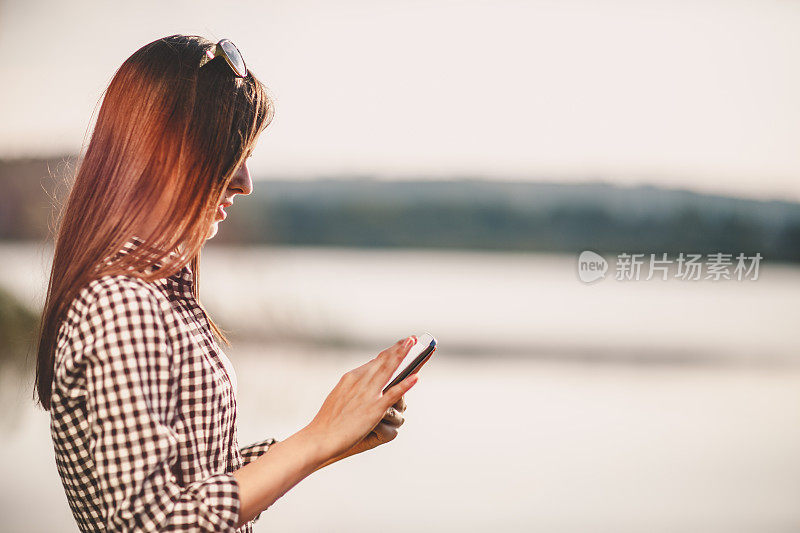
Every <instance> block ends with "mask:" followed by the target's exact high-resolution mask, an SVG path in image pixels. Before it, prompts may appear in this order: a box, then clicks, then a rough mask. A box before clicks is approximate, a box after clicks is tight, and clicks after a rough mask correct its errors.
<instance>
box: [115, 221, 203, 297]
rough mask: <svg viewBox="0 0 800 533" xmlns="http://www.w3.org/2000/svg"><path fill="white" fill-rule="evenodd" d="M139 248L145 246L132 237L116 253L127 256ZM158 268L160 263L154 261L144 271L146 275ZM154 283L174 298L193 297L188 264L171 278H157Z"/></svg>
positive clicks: (171, 254)
mask: <svg viewBox="0 0 800 533" xmlns="http://www.w3.org/2000/svg"><path fill="white" fill-rule="evenodd" d="M140 246H143V247H146V245H145V244H144V240H143V239H140V238H139V237H136V236H133V237H131V238H130V239H128V241H127V242H126V243H125V244H123V245H122V248H120V250H119V251H118V253H119V254H123V255H124V254H128V253H130V252H132V251H133V250H135V249H136V248H138V247H140ZM154 255H155V254H154ZM177 255H178V254H177V253H176V252H170V257H176V256H177ZM160 267H161V262H160V261H156V262H155V263H154V264H153V265H152V266H150V267H147V269H145V271H146V272H148V273H150V272H154V271H156V270H158V269H159V268H160ZM154 283H156V284H158V285H159V286H161V287H163V288H164V289H165V290H166V291H167V292H168V293H171V294H173V295H176V296H182V297H185V298H188V297H193V296H194V291H193V289H194V281H193V276H192V269H191V268H190V267H189V265H188V264H186V265H184V266H183V267H182V268H181V269H180V270H178V271H177V272H175V273H174V274H172V275H171V276H167V277H164V278H159V279H157V280H155V281H154Z"/></svg>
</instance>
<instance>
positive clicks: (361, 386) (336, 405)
mask: <svg viewBox="0 0 800 533" xmlns="http://www.w3.org/2000/svg"><path fill="white" fill-rule="evenodd" d="M414 342H416V338H415V337H413V336H411V337H408V338H406V339H401V340H400V341H398V342H397V343H395V344H394V345H393V346H391V347H390V348H387V349H385V350H383V351H382V352H381V353H380V354H379V355H378V356H377V357H375V358H374V359H372V360H370V361H369V362H367V363H365V364H364V365H361V366H360V367H358V368H356V369H354V370H351V371H350V372H348V373H346V374H345V375H344V376H342V378H341V379H340V380H339V383H337V385H336V387H334V389H333V390H332V391H331V393H330V394H329V395H328V397H327V398H326V399H325V401H324V402H323V404H322V407H321V408H320V410H319V412H318V413H317V415H316V416H315V417H314V419H313V420H312V421H311V423H309V425H308V426H306V428H305V430H306V431H308V432H309V433H311V434H313V435H314V437H315V439H317V440H318V442H319V443H320V447H321V451H320V453H321V454H322V457H323V458H324V459H323V463H322V465H321V466H325V465H327V464H330V463H332V462H335V461H338V460H339V459H343V458H344V457H348V456H350V455H354V454H356V453H361V452H363V451H366V450H369V449H371V448H374V447H376V446H378V445H380V444H383V443H386V442H389V441H391V440H392V439H394V438H395V437H396V436H397V429H398V428H399V427H400V425H402V423H403V415H402V412H403V411H405V400H403V395H404V394H405V393H406V392H407V391H408V390H409V389H410V388H411V387H412V386H414V384H415V383H416V382H417V380H418V379H419V378H418V376H417V374H412V375H411V376H409V377H407V378H406V379H404V380H403V381H401V382H400V383H398V384H397V385H395V386H394V387H392V388H391V389H389V390H388V391H386V394H382V393H381V391H382V390H383V388H384V387H385V386H386V384H387V383H388V381H389V378H390V377H391V375H392V374H393V373H394V371H395V370H397V367H399V366H400V363H401V362H402V360H403V358H404V357H405V356H406V354H408V351H409V350H410V349H411V346H413V345H414ZM390 409H391V410H390Z"/></svg>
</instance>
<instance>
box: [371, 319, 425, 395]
mask: <svg viewBox="0 0 800 533" xmlns="http://www.w3.org/2000/svg"><path fill="white" fill-rule="evenodd" d="M436 345H437V342H436V339H435V338H434V337H433V335H431V334H430V333H423V334H422V335H418V336H417V342H416V343H415V344H414V346H412V347H411V349H410V350H408V354H407V355H406V356H405V357H404V358H403V360H402V361H401V362H400V366H398V367H397V370H395V371H394V374H392V377H391V378H390V379H389V383H388V384H387V385H386V387H385V388H384V389H383V390H384V392H385V391H386V390H388V389H389V388H390V387H393V386H394V385H396V384H397V383H400V382H401V381H403V379H405V378H406V377H408V375H409V374H411V373H412V372H414V370H415V369H417V368H418V367H419V366H421V365H422V364H424V362H425V360H426V359H427V358H428V357H430V355H431V353H433V351H434V350H436Z"/></svg>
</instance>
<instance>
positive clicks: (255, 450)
mask: <svg viewBox="0 0 800 533" xmlns="http://www.w3.org/2000/svg"><path fill="white" fill-rule="evenodd" d="M276 442H278V441H277V440H275V439H273V438H269V439H265V440H261V441H258V442H255V443H253V444H249V445H247V446H245V447H243V448H240V449H239V452H240V453H241V454H242V461H243V462H242V466H244V465H246V464H249V463H252V462H253V461H255V460H256V459H258V458H259V457H261V456H262V455H264V454H265V453H266V451H267V450H268V449H269V447H270V446H272V445H273V444H275V443H276Z"/></svg>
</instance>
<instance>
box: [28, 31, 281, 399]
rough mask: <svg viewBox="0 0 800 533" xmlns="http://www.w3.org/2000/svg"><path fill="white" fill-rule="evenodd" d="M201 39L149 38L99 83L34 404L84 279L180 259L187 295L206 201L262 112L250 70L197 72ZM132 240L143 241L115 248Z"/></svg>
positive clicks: (213, 66) (43, 394)
mask: <svg viewBox="0 0 800 533" xmlns="http://www.w3.org/2000/svg"><path fill="white" fill-rule="evenodd" d="M213 46H214V43H212V42H211V41H208V40H206V39H203V38H202V37H197V36H186V35H172V36H169V37H164V38H162V39H158V40H156V41H153V42H152V43H150V44H147V45H145V46H143V47H142V48H140V49H139V50H137V51H136V52H135V53H134V54H133V55H131V56H130V57H129V58H128V59H127V60H126V61H125V62H124V63H123V64H122V66H121V67H120V68H119V69H118V70H117V72H116V74H115V75H114V77H113V78H112V80H111V82H110V84H109V86H108V88H107V89H106V91H105V95H104V97H103V103H102V105H101V106H100V111H99V112H98V115H97V122H96V124H95V127H94V131H93V132H92V135H91V139H90V141H89V143H88V145H87V147H86V152H85V154H84V156H83V158H82V161H81V163H80V166H79V168H78V170H77V173H76V175H75V180H74V184H73V186H72V190H71V192H70V194H69V198H68V199H67V202H66V204H65V206H64V208H63V210H62V213H61V216H60V217H59V219H60V221H59V222H58V225H57V229H56V237H55V252H54V256H53V266H52V270H51V273H50V283H49V287H48V290H47V299H46V301H45V305H44V311H43V313H42V321H41V330H40V335H39V346H38V356H37V362H36V382H35V387H34V399H36V397H37V396H38V400H39V402H40V404H41V405H42V407H44V408H45V409H48V410H49V409H50V397H51V392H52V381H53V372H54V368H53V367H54V350H55V342H56V337H57V335H58V331H59V327H60V325H61V323H62V321H63V320H64V318H65V315H66V312H67V310H68V309H69V306H70V305H71V302H72V301H73V299H74V298H75V297H76V296H77V295H78V293H79V292H80V290H81V288H82V287H84V286H85V285H86V284H88V283H89V282H91V281H92V280H94V279H98V278H100V277H103V276H106V275H117V274H125V275H130V276H136V277H140V278H142V279H144V280H147V281H154V280H156V279H159V278H163V277H166V276H170V275H172V274H174V273H176V272H177V271H178V270H180V269H181V268H183V266H185V265H187V264H188V265H189V266H190V268H191V270H192V274H193V277H194V281H195V283H194V292H195V297H197V296H198V294H197V290H198V284H197V276H198V266H199V265H198V262H199V254H200V249H201V247H202V245H203V243H204V242H205V239H206V237H207V235H208V231H209V228H210V225H211V223H212V222H213V220H214V213H215V208H216V206H217V205H218V204H219V203H220V202H221V200H222V196H223V195H224V193H225V190H226V188H227V187H228V184H229V182H230V180H231V178H232V177H233V175H234V173H235V172H236V170H237V169H238V167H239V166H240V165H241V164H242V163H243V162H244V160H245V158H246V157H247V155H248V153H249V151H250V150H251V149H252V147H253V145H254V144H255V142H256V140H257V138H258V135H259V134H260V133H261V131H262V130H263V129H264V128H266V127H267V125H268V124H269V123H270V121H271V120H272V117H273V113H274V106H273V101H272V99H271V98H270V96H269V94H268V92H267V90H266V89H265V87H264V86H263V85H262V84H261V82H260V81H259V80H258V79H257V78H256V77H255V76H254V75H253V74H252V72H250V73H249V74H248V76H247V77H246V78H238V77H236V76H235V75H234V73H233V70H232V69H231V68H230V66H229V65H228V64H227V63H226V62H225V59H224V58H222V57H219V58H215V59H214V60H212V61H210V62H209V63H207V64H206V65H205V66H203V68H200V63H201V59H202V57H203V55H204V54H205V52H206V51H207V50H210V49H212V48H213ZM143 228H150V229H143ZM133 237H137V238H139V239H141V240H142V241H143V244H142V245H141V246H137V247H135V248H134V249H133V250H131V251H130V253H125V254H116V253H115V252H117V251H119V250H120V249H121V248H123V246H124V245H125V243H127V242H128V241H129V240H130V239H131V238H133ZM156 263H158V265H159V268H158V269H156V270H151V271H149V272H148V271H147V270H148V268H149V267H151V266H153V265H154V264H156ZM209 322H210V323H211V327H212V329H213V330H214V333H215V334H216V335H217V336H218V337H219V338H220V339H221V340H223V341H224V342H227V339H225V336H224V334H223V333H222V331H221V330H220V328H219V327H218V326H217V325H216V324H214V322H213V321H212V320H211V319H210V317H209Z"/></svg>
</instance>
